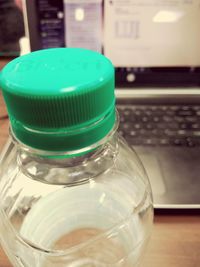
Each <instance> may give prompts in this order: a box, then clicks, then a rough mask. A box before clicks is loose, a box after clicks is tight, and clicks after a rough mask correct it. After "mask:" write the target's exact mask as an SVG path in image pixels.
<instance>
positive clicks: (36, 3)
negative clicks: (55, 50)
mask: <svg viewBox="0 0 200 267" xmlns="http://www.w3.org/2000/svg"><path fill="white" fill-rule="evenodd" d="M25 3H26V7H25V13H26V15H25V18H26V22H27V23H26V25H27V27H26V28H27V33H28V36H29V39H30V47H31V50H32V51H34V50H38V49H43V48H49V47H64V46H66V47H83V48H88V49H93V50H95V51H98V52H102V53H104V54H105V55H106V56H107V57H109V58H110V59H111V60H112V62H113V63H114V65H115V67H116V81H117V84H118V85H119V86H120V85H122V86H124V84H125V85H127V86H149V85H153V86H160V85H162V86H163V85H165V86H168V85H177V84H180V85H181V86H187V85H191V83H193V84H194V85H196V84H197V83H198V81H199V79H198V76H199V74H200V69H199V66H200V1H199V0H173V1H169V0H129V1H128V0H123V1H121V0H104V1H103V0H57V1H52V0H26V1H25ZM130 72H131V74H132V75H129V76H128V74H129V73H130ZM118 73H119V74H118ZM166 77H168V78H166Z"/></svg>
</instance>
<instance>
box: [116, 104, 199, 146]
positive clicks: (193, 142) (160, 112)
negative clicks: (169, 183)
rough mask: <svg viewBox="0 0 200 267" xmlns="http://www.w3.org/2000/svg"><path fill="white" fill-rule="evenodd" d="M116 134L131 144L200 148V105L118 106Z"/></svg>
mask: <svg viewBox="0 0 200 267" xmlns="http://www.w3.org/2000/svg"><path fill="white" fill-rule="evenodd" d="M117 108H118V112H119V115H120V127H119V131H120V133H121V135H122V136H123V137H124V138H125V139H126V140H127V141H128V143H129V144H130V145H133V146H137V145H145V146H187V147H194V146H199V145H200V105H199V106H198V105H195V106H194V105H191V106H188V105H187V106H186V105H167V106H166V105H165V106H160V105H159V106H154V105H148V106H147V105H145V106H142V105H135V106H133V105H118V106H117Z"/></svg>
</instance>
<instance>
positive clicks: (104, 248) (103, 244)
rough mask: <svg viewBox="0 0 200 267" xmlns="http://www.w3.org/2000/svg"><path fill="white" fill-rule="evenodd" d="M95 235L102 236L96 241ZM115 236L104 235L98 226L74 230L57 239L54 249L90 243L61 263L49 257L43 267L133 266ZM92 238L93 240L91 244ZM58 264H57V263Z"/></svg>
mask: <svg viewBox="0 0 200 267" xmlns="http://www.w3.org/2000/svg"><path fill="white" fill-rule="evenodd" d="M95 237H100V238H98V239H97V240H96V241H95ZM115 239H116V238H115V237H114V236H112V238H111V237H109V236H106V235H104V232H103V231H102V230H101V229H97V228H81V229H77V230H74V231H72V232H70V233H68V234H66V235H64V236H62V237H61V238H60V239H59V240H57V241H56V242H55V243H54V244H53V246H52V249H55V250H60V249H63V247H64V248H65V249H70V248H72V247H75V246H77V245H80V244H84V243H85V242H86V243H87V242H88V241H89V242H88V245H86V247H84V249H81V247H80V249H79V250H78V252H76V253H75V254H74V257H72V259H71V262H70V259H65V260H66V262H64V259H63V262H62V261H61V262H60V263H59V264H58V263H56V262H55V259H52V260H51V259H49V260H48V262H46V263H45V264H44V265H43V267H54V266H59V267H106V266H112V267H114V266H115V267H131V266H133V265H130V264H129V263H128V261H127V259H126V258H127V255H126V252H125V250H124V248H123V246H122V245H121V244H120V243H119V242H118V240H115ZM90 240H93V241H92V242H91V244H90ZM56 264H57V265H56Z"/></svg>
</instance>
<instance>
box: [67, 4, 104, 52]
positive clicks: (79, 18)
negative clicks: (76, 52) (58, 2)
mask: <svg viewBox="0 0 200 267" xmlns="http://www.w3.org/2000/svg"><path fill="white" fill-rule="evenodd" d="M64 10H65V44H66V46H67V47H81V48H87V49H91V50H94V51H98V52H101V50H102V20H103V18H102V0H65V1H64Z"/></svg>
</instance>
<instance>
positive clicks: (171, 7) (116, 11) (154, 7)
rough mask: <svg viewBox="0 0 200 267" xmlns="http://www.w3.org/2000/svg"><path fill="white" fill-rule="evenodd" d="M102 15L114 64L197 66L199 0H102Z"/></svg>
mask: <svg viewBox="0 0 200 267" xmlns="http://www.w3.org/2000/svg"><path fill="white" fill-rule="evenodd" d="M104 16H105V21H104V53H105V55H106V56H107V57H109V58H110V59H111V60H112V62H113V63H114V65H115V66H116V67H123V66H124V67H162V66H165V67H166V66H171V67H173V66H193V67H195V66H199V65H200V0H105V5H104Z"/></svg>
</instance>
